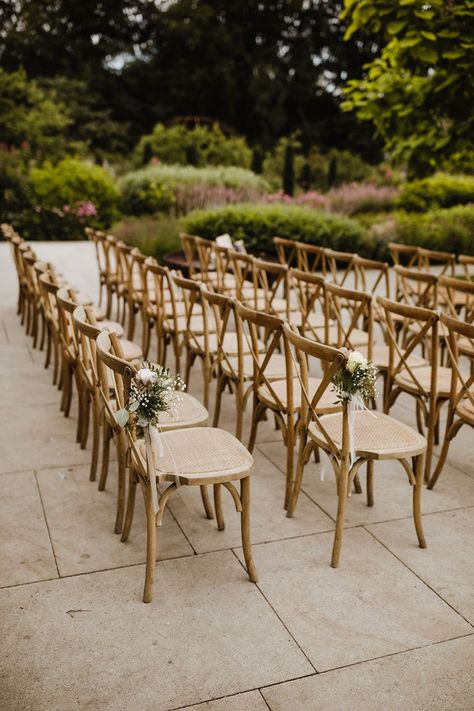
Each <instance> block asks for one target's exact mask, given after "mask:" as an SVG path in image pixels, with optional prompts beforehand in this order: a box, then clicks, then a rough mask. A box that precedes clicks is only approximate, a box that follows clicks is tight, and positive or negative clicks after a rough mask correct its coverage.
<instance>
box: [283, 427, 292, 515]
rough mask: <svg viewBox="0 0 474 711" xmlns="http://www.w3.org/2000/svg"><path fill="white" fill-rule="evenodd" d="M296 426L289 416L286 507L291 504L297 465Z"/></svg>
mask: <svg viewBox="0 0 474 711" xmlns="http://www.w3.org/2000/svg"><path fill="white" fill-rule="evenodd" d="M294 454H295V428H294V422H293V418H292V417H291V416H288V418H287V422H286V484H285V503H284V508H285V509H287V508H288V506H289V504H290V497H291V492H292V490H293V471H294V467H295V460H294Z"/></svg>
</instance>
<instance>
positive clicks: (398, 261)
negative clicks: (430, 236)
mask: <svg viewBox="0 0 474 711" xmlns="http://www.w3.org/2000/svg"><path fill="white" fill-rule="evenodd" d="M388 249H389V251H390V256H391V257H392V262H393V263H394V264H395V265H400V266H405V267H407V268H408V269H417V268H418V267H419V265H420V258H419V247H415V246H413V245H411V244H401V243H399V242H389V243H388Z"/></svg>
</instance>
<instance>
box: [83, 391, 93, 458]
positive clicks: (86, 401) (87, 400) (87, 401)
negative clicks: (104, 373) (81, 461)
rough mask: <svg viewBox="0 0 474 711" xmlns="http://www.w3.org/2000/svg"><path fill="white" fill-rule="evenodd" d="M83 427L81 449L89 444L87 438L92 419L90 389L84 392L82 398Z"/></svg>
mask: <svg viewBox="0 0 474 711" xmlns="http://www.w3.org/2000/svg"><path fill="white" fill-rule="evenodd" d="M82 410H83V412H82V415H83V420H82V428H81V449H85V448H86V446H87V440H88V438H89V421H90V410H91V394H90V391H89V390H86V391H85V392H84V396H83V398H82Z"/></svg>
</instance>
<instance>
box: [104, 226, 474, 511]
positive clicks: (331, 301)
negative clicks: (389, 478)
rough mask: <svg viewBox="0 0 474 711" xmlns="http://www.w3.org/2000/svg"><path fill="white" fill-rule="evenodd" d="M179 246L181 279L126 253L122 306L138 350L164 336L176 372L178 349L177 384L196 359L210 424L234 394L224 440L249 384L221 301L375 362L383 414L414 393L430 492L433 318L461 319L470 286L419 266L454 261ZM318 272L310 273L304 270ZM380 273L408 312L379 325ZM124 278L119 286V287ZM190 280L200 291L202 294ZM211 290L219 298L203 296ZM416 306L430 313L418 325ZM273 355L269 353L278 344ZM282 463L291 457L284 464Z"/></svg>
mask: <svg viewBox="0 0 474 711" xmlns="http://www.w3.org/2000/svg"><path fill="white" fill-rule="evenodd" d="M103 239H104V235H103V234H100V233H99V234H98V235H96V236H95V241H96V248H97V245H98V243H100V241H101V240H103ZM105 239H106V240H108V244H109V245H110V243H111V242H112V241H113V238H111V237H110V236H109V237H105ZM182 240H183V248H184V251H185V254H186V255H187V258H188V266H189V274H190V277H191V278H190V279H187V280H186V279H183V277H180V276H178V275H176V274H172V273H171V272H170V271H169V270H168V269H167V268H166V267H163V266H161V265H158V264H157V263H156V261H155V260H153V259H151V258H148V259H147V258H145V257H144V256H143V255H141V254H140V253H139V252H138V250H130V251H129V254H130V262H129V273H133V272H134V270H133V265H139V268H138V269H137V270H136V272H135V275H136V279H135V283H139V284H140V285H141V288H140V289H139V291H138V293H137V294H136V297H135V299H134V303H137V302H138V301H141V303H142V304H145V307H146V309H143V311H142V316H143V319H142V320H143V332H144V334H146V336H145V338H144V340H145V342H146V343H147V345H148V344H149V334H150V330H151V328H152V326H153V325H154V326H155V330H156V334H157V342H158V344H159V345H160V348H159V350H158V353H157V356H158V360H159V362H164V359H165V356H166V352H165V351H166V344H167V343H168V342H170V341H171V342H172V343H173V350H174V352H175V365H176V369H177V370H178V371H179V370H180V354H181V352H182V350H183V348H184V350H185V352H186V365H185V375H184V377H185V379H186V380H188V379H189V375H190V370H191V367H192V365H193V364H194V363H195V362H196V361H197V362H200V363H201V366H202V369H203V376H204V403H205V405H206V407H208V406H209V390H210V385H211V383H212V381H214V380H215V381H216V383H217V388H216V391H217V392H216V406H215V415H214V424H216V425H217V424H218V422H219V414H220V401H221V396H222V392H223V390H224V388H225V387H226V386H228V387H231V388H233V390H234V392H235V398H236V436H238V437H239V438H240V437H241V436H242V423H243V417H244V410H245V406H246V403H247V400H248V399H249V397H250V393H251V390H252V387H253V385H252V382H253V375H252V358H251V354H250V353H249V352H248V348H247V349H246V347H245V342H243V341H242V339H240V342H239V339H238V332H237V330H236V329H235V323H236V314H235V312H233V309H232V306H231V305H229V300H232V299H235V300H237V301H240V302H241V303H245V304H246V305H247V306H249V307H250V308H253V309H254V310H256V311H261V312H264V313H267V314H271V315H274V316H277V317H279V318H281V319H285V320H287V321H288V322H289V323H291V324H292V325H294V326H296V327H297V328H298V330H299V332H300V333H301V334H302V335H306V336H310V337H311V338H314V339H315V340H316V341H317V342H320V343H323V344H327V345H331V346H333V347H337V348H340V347H348V348H357V349H359V350H361V351H362V352H364V353H365V354H366V355H367V356H368V357H369V358H370V359H372V360H373V361H374V362H375V364H376V365H377V367H378V369H379V371H380V373H381V375H382V377H383V379H384V387H383V394H384V398H383V399H384V411H385V412H387V413H388V412H389V411H390V409H391V407H392V406H393V405H394V404H395V401H396V399H397V398H398V396H399V395H400V394H401V393H402V392H405V393H407V394H409V395H410V396H412V397H414V398H415V401H416V416H417V425H418V428H419V431H420V432H424V431H425V428H426V435H427V439H428V454H427V457H426V463H425V479H426V481H427V482H429V485H430V486H433V485H434V483H435V481H436V480H437V478H438V476H439V473H440V468H439V466H438V467H437V468H436V469H435V470H434V468H433V465H432V461H433V448H434V445H435V444H439V442H440V433H439V430H440V414H441V408H442V406H443V405H444V404H445V403H448V402H449V401H450V393H451V378H452V368H451V367H449V363H447V362H445V361H446V358H447V356H446V354H447V348H446V338H445V334H444V332H442V331H441V330H440V327H439V318H438V316H437V314H436V313H435V314H434V315H433V313H434V312H435V311H436V309H437V308H438V306H442V307H443V308H444V309H445V311H446V312H447V313H448V314H450V315H451V316H452V317H453V318H460V319H461V320H464V321H465V322H466V323H468V324H469V323H472V315H473V306H474V283H473V282H472V281H471V280H470V279H469V280H468V279H465V278H464V279H460V278H455V277H453V276H446V275H444V274H443V273H439V269H438V271H437V272H436V273H433V272H430V271H427V269H428V268H429V267H432V266H433V265H435V264H437V263H441V264H443V260H444V263H445V264H448V263H449V264H451V265H452V264H453V263H454V255H446V254H445V253H441V252H433V251H430V250H425V249H421V248H413V247H410V248H408V247H406V246H405V245H396V244H391V250H392V254H393V255H395V257H394V258H395V261H397V260H398V261H400V259H401V256H400V255H403V256H404V258H405V259H406V258H407V255H408V254H411V256H412V258H413V255H415V254H416V255H417V259H418V261H417V264H416V265H417V268H416V269H415V268H413V264H412V265H411V268H408V267H403V266H401V265H400V264H397V265H396V266H395V267H393V268H390V267H389V265H388V264H386V263H382V262H375V261H373V260H365V259H363V258H361V257H358V255H354V254H349V253H347V254H346V253H342V252H334V251H331V250H327V249H324V248H321V247H317V246H313V245H306V244H304V243H298V242H297V243H296V245H295V243H293V242H291V241H289V240H281V239H279V238H275V245H276V247H277V249H278V250H279V251H280V262H279V263H275V262H269V261H265V260H261V259H257V258H255V257H252V256H250V255H248V254H242V253H241V252H237V251H235V250H233V249H229V248H228V247H223V246H221V245H218V244H217V245H216V244H215V243H214V242H211V241H210V240H205V239H202V238H200V237H193V236H191V235H182ZM290 247H291V248H292V249H293V250H294V252H295V254H296V255H297V258H298V259H299V263H300V266H304V267H305V269H297V268H291V267H290V268H289V267H288V266H287V263H283V261H284V259H285V260H287V261H288V262H290V263H291V261H292V256H291V254H289V253H288V251H287V252H286V253H285V257H284V259H283V258H282V255H281V250H283V249H286V250H289V249H290ZM310 254H313V255H316V257H315V258H317V259H319V262H314V261H313V262H312V263H311V262H310V261H309V257H308V255H310ZM298 255H299V256H298ZM448 257H449V259H448ZM451 257H453V258H452V259H451ZM335 259H337V260H338V264H337V266H340V263H341V260H342V261H343V260H345V261H346V269H343V270H341V269H337V270H336V269H335V268H334V261H331V260H335ZM461 261H462V263H463V264H464V267H465V268H468V266H469V263H470V261H471V262H472V261H474V259H473V258H472V257H471V258H469V257H463V258H461ZM324 264H330V265H331V277H332V280H330V279H329V278H328V274H327V273H326V276H325V275H324V273H323V272H324V266H321V265H324ZM130 265H131V266H130ZM318 265H319V266H320V268H321V269H322V273H319V272H315V271H314V270H315V269H316V268H317V267H318ZM211 266H212V269H211ZM421 266H423V269H422V268H420V267H421ZM198 268H199V269H198ZM351 270H352V271H351ZM391 272H393V275H394V277H395V283H396V293H397V302H398V305H403V306H406V307H407V308H408V311H407V310H404V311H403V313H396V312H392V314H391V317H390V318H391V326H390V324H389V320H388V316H387V313H386V310H387V308H388V306H387V305H385V307H384V308H383V309H382V308H381V307H380V303H379V302H378V301H377V299H378V295H379V294H381V296H382V297H383V298H385V299H387V298H388V296H389V295H390V277H391ZM351 274H352V275H353V277H354V278H353V280H352V288H351V289H348V288H346V289H345V291H344V288H345V287H344V285H345V284H347V283H348V282H350V279H349V276H350V275H351ZM131 281H132V280H131V279H129V283H130V282H131ZM201 284H203V285H204V286H205V290H204V291H203V290H202V289H201V288H200V285H201ZM361 286H363V287H365V288H363V289H362V288H361ZM213 293H215V294H218V295H220V296H219V297H213V296H212V294H213ZM220 297H222V298H220ZM213 298H214V300H215V299H216V298H217V299H219V298H220V309H219V308H217V304H216V303H213V302H212V299H213ZM226 300H227V301H226ZM225 304H227V305H225ZM203 305H204V308H203ZM410 309H415V310H410ZM416 309H421V311H416ZM219 310H220V311H221V312H222V313H221V314H220V313H219ZM423 310H425V311H426V310H430V311H431V312H432V313H431V314H430V318H429V319H428V321H427V314H426V313H424V312H423ZM234 311H235V310H234ZM427 323H428V324H429V325H428V326H426V324H427ZM233 324H234V326H232V325H233ZM232 327H233V329H234V330H231V329H232ZM420 334H421V335H420ZM279 349H280V356H281V352H282V351H281V344H280V346H279ZM458 349H459V353H460V354H462V355H464V356H466V357H467V358H468V359H469V362H470V364H471V369H472V363H473V358H472V356H473V351H472V344H471V343H470V342H469V339H468V338H466V337H463V336H460V339H459V342H458ZM269 367H271V369H272V377H273V379H280V378H281V379H282V380H284V378H285V373H284V369H283V368H282V363H281V357H280V362H278V359H275V358H273V360H272V362H271V364H269ZM415 369H416V373H415ZM222 371H224V372H222ZM471 372H472V370H471ZM253 428H254V429H255V428H256V425H254V426H253ZM250 441H251V442H252V439H251V440H250ZM290 459H291V452H290V453H289V454H288V461H290ZM289 467H291V465H290V464H289ZM290 475H291V472H290ZM286 503H287V502H286Z"/></svg>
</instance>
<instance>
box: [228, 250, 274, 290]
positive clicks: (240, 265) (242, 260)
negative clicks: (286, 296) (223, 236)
mask: <svg viewBox="0 0 474 711" xmlns="http://www.w3.org/2000/svg"><path fill="white" fill-rule="evenodd" d="M228 256H229V266H230V268H231V271H232V276H233V278H234V291H233V295H234V296H235V297H236V298H237V299H238V300H239V301H246V300H248V301H249V302H250V303H253V304H255V303H257V301H258V300H260V301H261V302H262V301H263V300H264V299H265V294H264V291H263V290H262V289H259V288H258V285H257V284H256V283H255V278H254V266H253V257H252V255H250V254H247V253H244V252H238V251H237V250H235V249H229V252H228Z"/></svg>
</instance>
